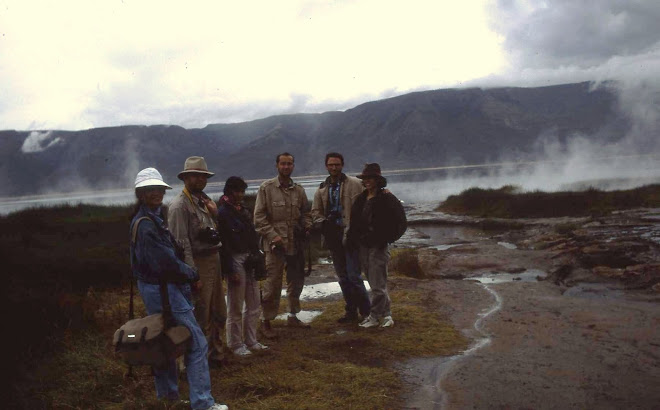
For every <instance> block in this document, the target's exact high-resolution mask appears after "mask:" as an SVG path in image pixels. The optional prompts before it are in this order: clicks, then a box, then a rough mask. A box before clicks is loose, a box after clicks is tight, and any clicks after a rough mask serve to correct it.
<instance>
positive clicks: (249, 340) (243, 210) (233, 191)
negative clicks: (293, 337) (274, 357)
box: [218, 176, 268, 357]
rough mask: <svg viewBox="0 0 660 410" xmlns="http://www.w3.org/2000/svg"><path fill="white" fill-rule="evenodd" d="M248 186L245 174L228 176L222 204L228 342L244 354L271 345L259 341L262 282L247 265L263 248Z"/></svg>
mask: <svg viewBox="0 0 660 410" xmlns="http://www.w3.org/2000/svg"><path fill="white" fill-rule="evenodd" d="M246 188H247V184H246V183H245V181H244V180H243V179H242V178H240V177H236V176H232V177H229V178H227V181H226V182H225V187H224V190H223V192H224V195H223V196H222V197H221V198H220V204H219V206H218V231H219V232H220V239H221V240H222V248H221V251H220V255H221V258H222V263H221V265H222V273H223V275H224V276H225V277H226V278H227V307H228V312H227V346H228V347H229V350H231V351H232V352H233V353H234V354H235V355H237V356H242V357H244V356H249V355H251V354H252V351H255V350H264V349H267V348H268V347H267V346H264V345H262V344H261V343H259V342H258V341H257V324H258V322H259V307H260V303H259V284H258V282H257V280H256V278H254V277H253V276H252V275H251V274H248V273H247V272H246V269H245V263H246V262H247V259H248V256H249V255H250V253H251V252H258V251H259V244H258V243H257V232H256V231H255V230H254V225H253V224H252V212H251V210H250V209H249V208H247V207H246V206H245V204H243V198H244V197H245V189H246ZM244 304H245V308H243V305H244Z"/></svg>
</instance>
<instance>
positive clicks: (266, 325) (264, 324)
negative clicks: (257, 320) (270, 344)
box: [259, 320, 277, 339]
mask: <svg viewBox="0 0 660 410" xmlns="http://www.w3.org/2000/svg"><path fill="white" fill-rule="evenodd" d="M259 333H261V336H263V337H265V338H266V339H275V338H276V337H277V332H276V331H275V330H273V328H272V327H270V321H269V320H262V321H261V326H259Z"/></svg>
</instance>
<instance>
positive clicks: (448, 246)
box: [429, 243, 463, 251]
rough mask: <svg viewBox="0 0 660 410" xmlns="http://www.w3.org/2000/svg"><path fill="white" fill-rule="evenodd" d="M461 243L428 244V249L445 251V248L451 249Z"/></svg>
mask: <svg viewBox="0 0 660 410" xmlns="http://www.w3.org/2000/svg"><path fill="white" fill-rule="evenodd" d="M460 245H463V244H462V243H457V244H453V245H436V246H429V249H436V250H438V251H446V250H447V249H451V248H453V247H454V246H460Z"/></svg>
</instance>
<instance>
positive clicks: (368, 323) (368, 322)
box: [358, 315, 378, 328]
mask: <svg viewBox="0 0 660 410" xmlns="http://www.w3.org/2000/svg"><path fill="white" fill-rule="evenodd" d="M358 326H360V327H364V328H368V327H376V326H378V319H376V318H375V317H373V316H371V315H369V316H367V318H366V319H364V321H362V323H360V324H359V325H358Z"/></svg>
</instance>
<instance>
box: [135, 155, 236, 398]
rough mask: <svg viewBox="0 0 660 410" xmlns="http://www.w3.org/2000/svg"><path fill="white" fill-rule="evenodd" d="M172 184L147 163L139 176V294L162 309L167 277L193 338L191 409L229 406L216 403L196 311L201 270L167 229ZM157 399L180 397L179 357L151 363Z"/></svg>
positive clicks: (175, 312) (177, 318)
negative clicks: (165, 206)
mask: <svg viewBox="0 0 660 410" xmlns="http://www.w3.org/2000/svg"><path fill="white" fill-rule="evenodd" d="M167 189H172V188H171V187H170V186H169V185H168V184H166V183H165V182H164V181H163V177H162V176H161V174H160V172H158V170H156V169H155V168H145V169H143V170H142V171H140V172H138V174H137V176H136V177H135V196H136V197H137V204H136V208H135V212H134V214H133V218H132V221H131V227H130V233H131V238H132V239H131V246H130V255H131V271H132V273H133V276H134V277H135V278H136V279H137V286H138V289H139V291H140V296H141V297H142V300H143V301H144V305H145V307H146V309H147V314H149V315H152V314H155V313H160V312H162V311H163V306H162V303H161V294H160V286H159V282H160V281H166V282H168V284H167V290H168V294H169V300H170V305H171V306H172V318H173V319H174V322H175V323H176V324H177V325H182V326H186V327H187V328H188V329H189V330H190V333H191V336H192V343H191V344H190V348H189V349H188V350H187V351H186V352H185V361H186V363H187V366H188V367H187V376H188V385H189V393H190V404H191V406H192V408H193V409H213V410H222V409H227V406H225V405H222V404H218V403H215V400H214V399H213V396H212V395H211V379H210V376H209V367H208V362H207V360H206V354H207V342H206V337H205V336H204V333H203V331H202V329H201V328H200V326H199V324H198V323H197V320H196V319H195V315H194V313H193V302H192V300H191V299H190V295H191V287H195V286H197V285H198V284H199V276H198V274H197V272H196V271H195V270H194V269H193V268H192V267H190V266H189V265H187V264H185V263H184V262H183V261H182V260H180V259H179V257H178V256H177V252H176V245H175V239H174V238H173V237H172V235H171V234H170V232H169V231H168V230H167V228H166V226H165V222H164V218H163V215H162V208H161V205H162V203H163V197H164V196H165V191H166V190H167ZM153 374H154V378H155V381H156V394H157V396H158V398H159V399H163V400H171V401H173V400H178V399H179V390H178V386H177V381H178V375H177V367H176V364H175V360H174V359H172V360H171V362H170V364H169V365H168V366H167V367H166V368H164V369H159V368H153Z"/></svg>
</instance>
